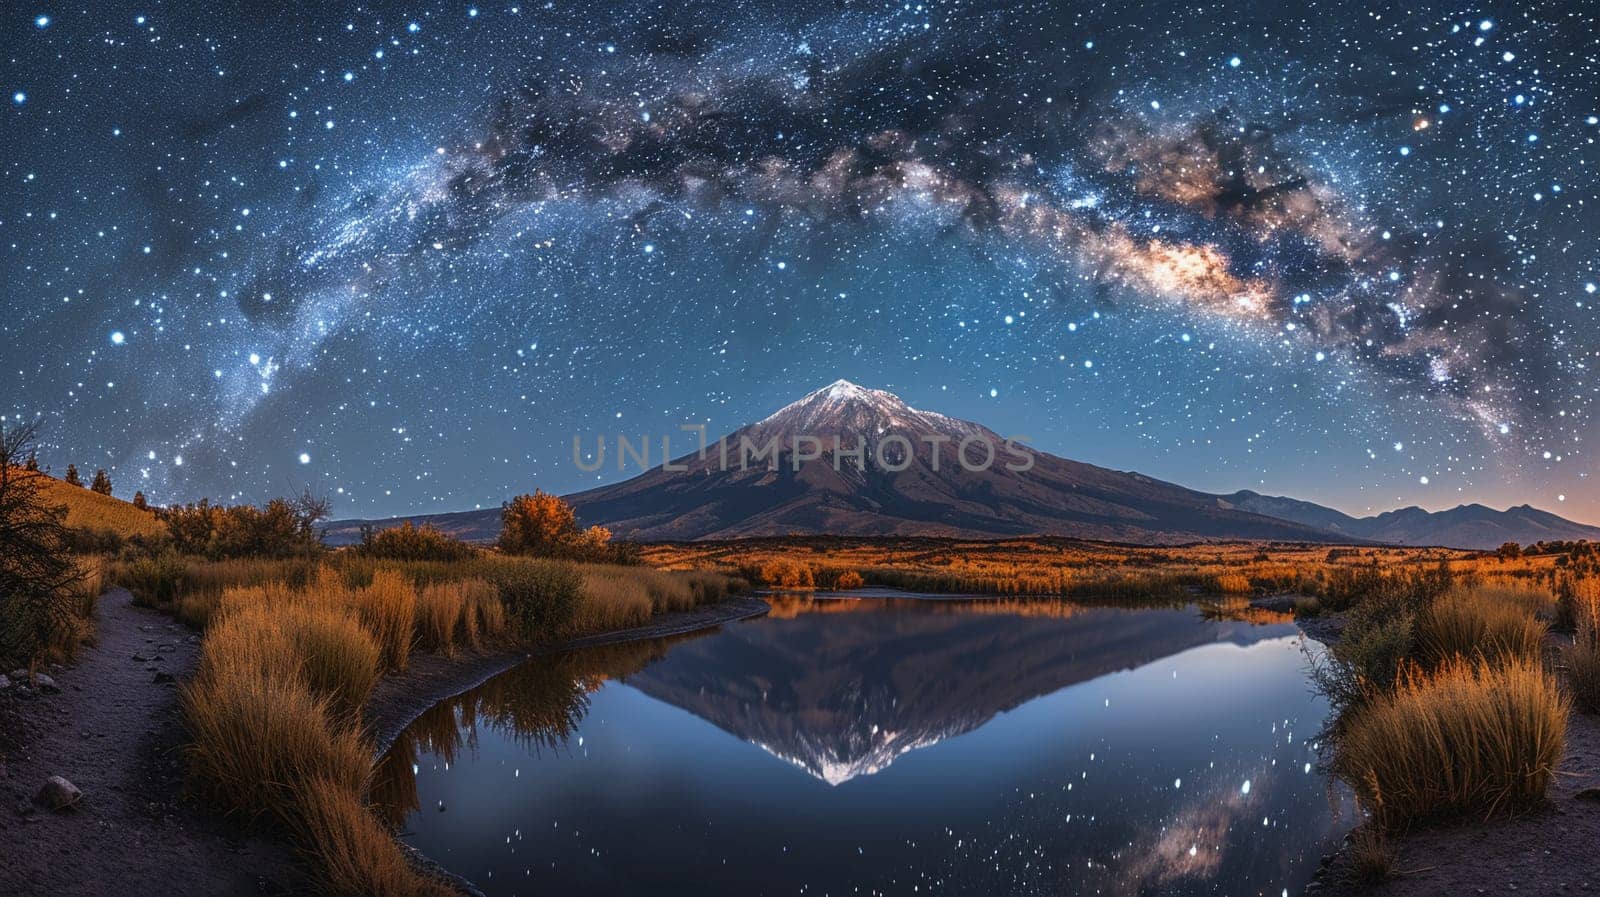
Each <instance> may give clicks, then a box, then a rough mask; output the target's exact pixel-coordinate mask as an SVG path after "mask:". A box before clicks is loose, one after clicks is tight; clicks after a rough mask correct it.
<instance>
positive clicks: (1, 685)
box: [0, 673, 11, 691]
mask: <svg viewBox="0 0 1600 897" xmlns="http://www.w3.org/2000/svg"><path fill="white" fill-rule="evenodd" d="M10 687H11V677H10V676H7V675H6V674H5V673H0V691H5V690H6V689H8V688H10Z"/></svg>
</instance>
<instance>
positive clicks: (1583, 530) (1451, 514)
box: [1217, 490, 1600, 549]
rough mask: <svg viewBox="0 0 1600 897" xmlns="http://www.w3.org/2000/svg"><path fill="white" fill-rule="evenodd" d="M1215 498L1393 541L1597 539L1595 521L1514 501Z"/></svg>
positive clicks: (1460, 544)
mask: <svg viewBox="0 0 1600 897" xmlns="http://www.w3.org/2000/svg"><path fill="white" fill-rule="evenodd" d="M1217 498H1218V503H1219V504H1221V505H1224V506H1226V507H1232V508H1238V509H1241V510H1246V511H1254V512H1255V513H1257V514H1268V515H1271V516H1274V517H1281V518H1283V519H1285V520H1293V521H1295V522H1298V523H1303V524H1305V525H1307V526H1315V527H1319V528H1322V529H1327V530H1330V531H1332V532H1337V533H1343V534H1345V535H1348V536H1350V537H1352V538H1357V539H1368V540H1371V541H1373V542H1387V543H1391V544H1397V545H1445V546H1449V547H1451V548H1476V549H1490V548H1497V547H1499V546H1500V545H1503V544H1505V543H1506V542H1517V543H1520V544H1523V545H1529V544H1532V543H1534V542H1550V541H1562V542H1567V541H1576V540H1580V539H1588V540H1590V541H1600V527H1597V526H1589V525H1587V524H1583V523H1577V522H1575V521H1572V520H1568V519H1566V518H1564V517H1560V516H1557V515H1555V514H1552V513H1550V512H1549V511H1541V510H1539V509H1538V508H1535V507H1533V506H1531V505H1517V506H1516V507H1512V508H1507V509H1506V510H1504V511H1496V510H1495V509H1493V508H1490V507H1485V506H1484V505H1480V504H1470V505H1458V506H1456V507H1454V508H1451V509H1449V510H1447V511H1425V510H1423V509H1422V508H1418V507H1409V508H1400V509H1398V510H1394V511H1385V512H1383V513H1382V514H1377V515H1374V516H1371V517H1352V516H1350V515H1348V514H1344V513H1342V512H1340V511H1336V510H1334V509H1332V508H1326V507H1323V506H1322V505H1318V504H1314V503H1312V502H1308V501H1299V500H1297V499H1292V498H1281V497H1276V496H1270V495H1261V494H1258V493H1255V492H1251V491H1249V490H1243V491H1240V492H1235V493H1233V494H1231V495H1220V496H1218V497H1217Z"/></svg>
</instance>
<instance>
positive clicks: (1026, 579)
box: [640, 536, 1551, 604]
mask: <svg viewBox="0 0 1600 897" xmlns="http://www.w3.org/2000/svg"><path fill="white" fill-rule="evenodd" d="M640 558H641V560H643V561H644V562H646V563H648V564H650V565H652V566H655V567H661V568H665V569H706V570H718V571H722V572H725V573H729V574H732V575H737V576H741V577H743V578H745V579H747V580H750V581H751V582H755V583H759V584H762V585H765V586H768V587H771V588H775V589H783V590H811V589H823V590H826V589H846V588H859V587H860V586H861V585H869V586H886V587H892V588H899V589H905V590H907V591H918V592H938V593H946V594H971V595H1032V596H1046V595H1049V596H1058V597H1068V598H1087V599H1095V598H1123V599H1135V600H1155V601H1170V600H1182V599H1186V598H1189V597H1191V596H1193V595H1196V594H1215V595H1251V594H1271V593H1278V592H1298V593H1301V594H1305V595H1324V594H1327V595H1331V596H1333V598H1332V600H1333V601H1334V603H1336V604H1338V603H1340V602H1341V598H1342V597H1343V596H1342V595H1341V594H1340V593H1341V592H1343V591H1353V590H1356V589H1364V588H1365V587H1367V586H1369V585H1371V582H1370V581H1369V580H1368V579H1367V578H1366V577H1367V574H1368V572H1369V571H1380V572H1381V575H1389V574H1392V573H1394V572H1396V571H1404V570H1410V569H1416V568H1418V567H1423V566H1428V565H1435V564H1437V563H1439V562H1440V561H1445V562H1447V563H1450V564H1453V565H1462V566H1467V565H1475V564H1480V563H1483V561H1481V560H1480V559H1481V558H1482V555H1481V553H1479V552H1467V551H1452V550H1449V549H1407V548H1379V547H1372V548H1334V549H1329V548H1328V547H1327V546H1326V545H1307V544H1300V543H1292V544H1290V543H1274V544H1262V543H1226V544H1203V545H1191V546H1182V547H1171V548H1144V547H1139V546H1131V545H1116V544H1110V543H1100V542H1082V541H1077V540H1071V539H1043V538H1034V539H1007V540H999V541H976V540H974V541H965V540H950V539H915V538H906V539H852V538H839V537H828V536H806V537H791V538H772V539H744V540H735V541H725V542H664V543H654V544H646V545H642V546H640ZM1491 563H1493V564H1494V565H1495V571H1496V573H1497V575H1503V576H1514V575H1522V574H1523V573H1530V574H1531V571H1535V570H1542V569H1544V568H1545V567H1548V566H1549V565H1550V563H1551V560H1550V559H1549V558H1544V559H1539V558H1531V559H1526V560H1521V559H1519V560H1517V561H1502V560H1500V559H1498V558H1494V559H1492V560H1491Z"/></svg>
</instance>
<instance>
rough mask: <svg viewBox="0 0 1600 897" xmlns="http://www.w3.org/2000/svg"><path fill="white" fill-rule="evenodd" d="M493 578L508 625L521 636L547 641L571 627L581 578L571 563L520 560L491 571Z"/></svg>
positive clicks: (558, 636)
mask: <svg viewBox="0 0 1600 897" xmlns="http://www.w3.org/2000/svg"><path fill="white" fill-rule="evenodd" d="M493 581H494V585H495V588H496V589H497V590H499V592H500V601H501V603H502V604H504V606H505V612H506V616H507V617H508V618H509V620H510V623H511V626H512V628H513V629H514V630H515V631H516V633H517V634H518V635H519V636H521V637H522V638H525V639H527V640H529V641H532V642H544V641H551V640H553V639H557V638H560V637H561V636H563V635H564V634H566V632H567V631H568V630H569V629H570V627H571V626H572V621H573V617H574V614H575V613H576V611H577V608H578V601H579V597H580V589H581V588H582V578H581V577H580V576H579V574H578V571H577V568H575V567H573V566H572V565H571V564H567V563H562V562H561V561H551V560H530V561H524V562H522V563H518V564H515V565H508V566H505V567H502V568H500V569H498V570H495V571H494V572H493Z"/></svg>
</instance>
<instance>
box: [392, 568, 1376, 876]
mask: <svg viewBox="0 0 1600 897" xmlns="http://www.w3.org/2000/svg"><path fill="white" fill-rule="evenodd" d="M1317 649H1318V646H1317V645H1315V643H1310V642H1308V641H1307V640H1306V639H1305V638H1304V637H1303V636H1301V635H1300V633H1299V631H1298V630H1297V629H1296V628H1295V626H1294V625H1293V623H1292V622H1289V621H1288V620H1287V619H1286V618H1280V617H1273V616H1270V615H1265V614H1262V613H1260V612H1254V611H1249V610H1248V609H1244V608H1240V607H1233V608H1226V607H1217V606H1191V607H1184V608H1173V609H1154V610H1152V609H1139V610H1129V609H1116V608H1106V607H1093V608H1091V607H1080V606H1077V605H1073V604H1069V603H1063V602H1058V601H1050V602H1040V603H1025V602H1014V601H1003V602H977V601H949V600H943V601H934V600H913V599H908V598H891V597H873V598H865V599H861V600H850V599H844V600H809V599H787V600H785V599H775V600H774V612H773V613H772V614H771V615H769V616H767V617H764V618H760V619H756V620H750V621H746V622H742V623H735V624H730V625H728V626H726V627H723V628H722V629H721V630H718V631H714V632H711V633H707V634H702V635H698V636H690V637H683V638H679V639H674V640H664V641H659V642H651V643H640V644H634V645H626V646H616V647H611V648H601V649H592V650H589V651H584V652H577V653H573V654H569V655H564V656H561V657H558V658H546V659H541V660H536V661H533V662H531V663H529V664H527V665H525V666H524V667H522V668H520V669H518V670H513V671H512V672H510V673H507V674H505V675H503V676H500V677H498V678H496V679H494V680H491V681H490V682H488V683H486V684H485V685H484V686H482V687H480V688H478V689H476V690H474V691H473V692H470V693H468V694H467V695H464V696H462V697H461V698H458V699H455V700H453V701H451V702H447V703H446V704H442V705H440V706H438V707H436V708H434V709H433V710H432V711H431V712H429V713H428V714H426V715H424V716H423V717H422V718H421V719H419V720H418V721H417V722H416V723H415V724H413V725H412V727H411V728H410V729H409V730H407V733H406V734H405V735H404V736H403V737H402V738H401V740H400V741H399V742H398V743H397V744H396V746H395V749H394V751H392V752H391V754H390V756H389V757H388V758H387V759H386V760H385V762H384V763H383V764H381V765H380V769H379V775H378V778H377V782H376V784H375V786H374V794H375V798H376V799H377V800H378V801H380V802H381V803H383V804H386V805H387V806H388V807H390V812H391V814H392V817H393V820H394V821H395V822H396V824H397V825H399V826H400V830H401V831H402V832H403V837H404V838H405V839H406V840H407V841H408V842H410V843H411V844H413V845H415V846H417V847H418V848H420V849H422V850H423V851H424V852H425V853H427V854H428V855H429V856H431V857H433V858H434V859H436V860H438V861H439V862H440V863H442V864H444V865H445V866H446V867H448V868H450V869H451V870H452V871H454V872H456V873H459V874H461V875H463V876H465V877H467V878H468V879H470V880H472V881H473V882H474V883H476V884H477V885H478V886H479V887H481V888H482V889H483V890H484V891H485V892H487V893H488V894H490V895H502V894H503V895H513V894H547V893H583V894H586V895H612V894H617V895H620V894H652V895H662V894H674V895H675V894H684V895H695V897H715V895H738V897H745V895H762V894H771V895H819V897H821V895H876V894H885V895H901V894H906V895H921V894H953V895H984V894H1062V895H1075V894H1105V895H1138V894H1161V895H1167V894H1179V895H1181V894H1216V895H1224V894H1226V895H1271V897H1280V895H1282V894H1284V893H1288V894H1297V893H1299V892H1300V890H1301V888H1302V887H1303V886H1304V885H1305V884H1306V883H1307V882H1308V881H1309V880H1310V878H1311V875H1312V873H1313V872H1314V871H1315V869H1316V867H1317V863H1318V860H1319V859H1320V857H1321V855H1322V854H1323V853H1325V852H1327V851H1328V850H1330V849H1331V848H1332V847H1333V846H1334V845H1335V844H1336V843H1337V841H1338V839H1339V838H1340V837H1341V836H1342V835H1343V833H1344V832H1345V831H1346V830H1348V829H1349V828H1350V827H1351V825H1353V822H1354V820H1353V819H1351V818H1350V816H1351V813H1350V810H1349V809H1348V807H1347V806H1346V807H1344V808H1341V806H1340V804H1339V802H1338V801H1337V800H1336V799H1334V796H1333V795H1334V793H1335V792H1334V791H1333V790H1332V789H1330V788H1329V786H1328V783H1327V778H1326V776H1325V775H1324V774H1323V773H1322V772H1321V771H1320V770H1319V769H1318V767H1317V752H1316V744H1315V736H1316V733H1317V731H1318V730H1319V728H1320V727H1321V725H1322V723H1323V720H1324V718H1325V716H1326V714H1327V707H1326V705H1325V703H1324V702H1323V700H1322V699H1321V698H1319V697H1317V696H1316V695H1315V694H1314V693H1313V691H1312V689H1311V688H1310V686H1309V684H1308V681H1307V676H1306V670H1307V658H1308V655H1309V653H1310V652H1313V651H1316V650H1317Z"/></svg>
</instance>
